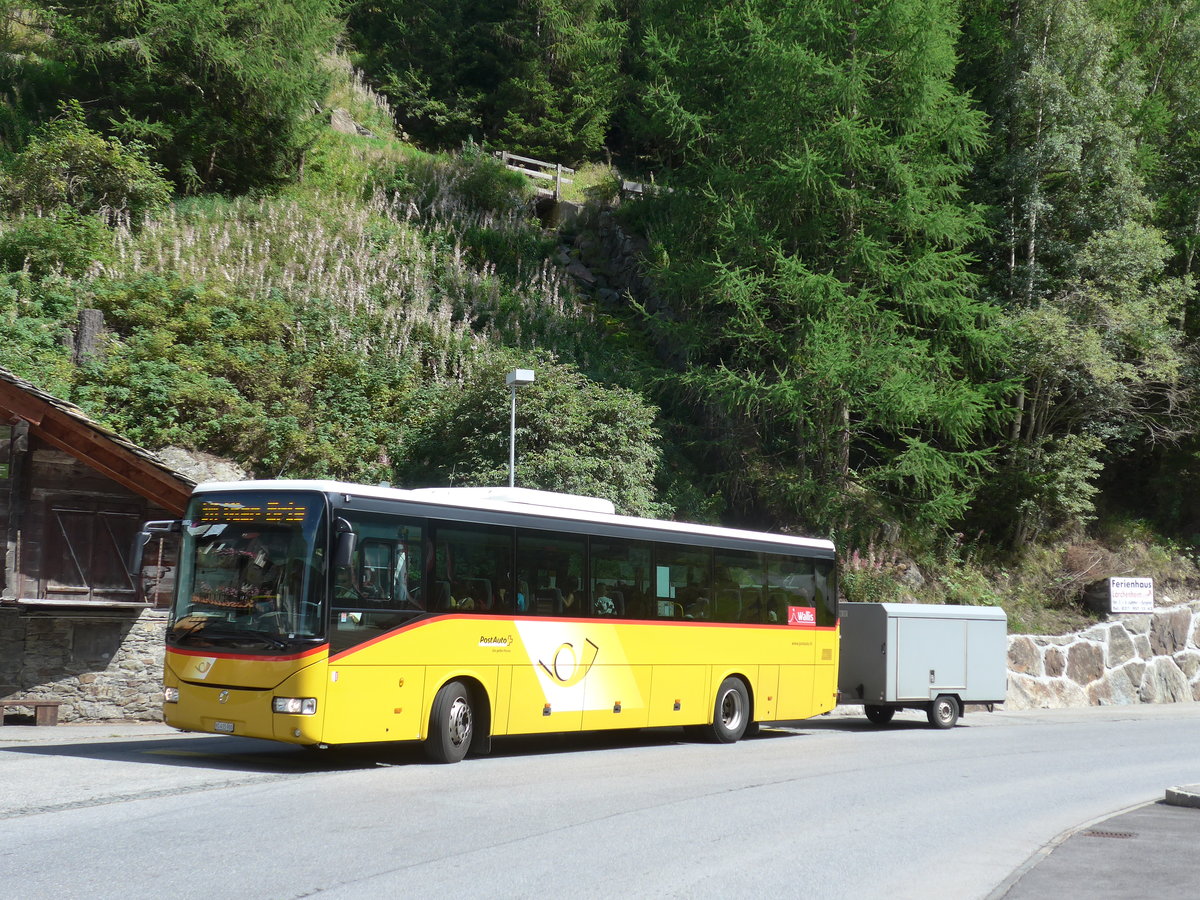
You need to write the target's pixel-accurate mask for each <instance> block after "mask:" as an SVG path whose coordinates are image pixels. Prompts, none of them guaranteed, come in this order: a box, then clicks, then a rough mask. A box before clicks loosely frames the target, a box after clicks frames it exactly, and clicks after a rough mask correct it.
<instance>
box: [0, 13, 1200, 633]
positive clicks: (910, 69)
mask: <svg viewBox="0 0 1200 900" xmlns="http://www.w3.org/2000/svg"><path fill="white" fill-rule="evenodd" d="M1197 6H1198V5H1197V4H1195V3H1191V2H1187V3H1185V2H1158V3H1154V2H1139V3H1135V4H1128V3H1123V4H1115V3H1113V4H1109V3H1094V2H1093V3H1084V2H1082V0H1079V2H1066V3H1064V2H1055V3H1050V2H1046V0H1023V2H1020V3H1017V4H1011V3H1005V4H1000V3H996V2H970V3H961V4H956V3H948V2H914V0H903V2H892V3H887V4H876V3H866V4H864V3H843V2H832V0H821V2H816V3H811V2H810V3H787V2H784V3H780V2H770V3H768V2H750V3H746V4H741V5H739V6H737V7H736V8H730V7H727V6H726V5H725V4H717V3H712V4H703V3H702V4H699V5H697V4H694V3H689V4H687V5H686V7H685V6H684V5H682V4H678V3H672V2H661V0H647V2H633V3H615V2H602V0H555V2H551V0H531V2H523V3H511V4H494V3H489V4H481V3H477V2H467V0H455V2H448V3H437V4H429V3H422V2H356V3H349V4H343V3H337V2H330V0H305V2H303V3H299V4H297V3H286V4H285V3H282V2H257V3H249V2H242V0H223V2H218V3H212V2H200V0H143V2H138V3H128V4H126V3H122V4H102V5H93V4H83V3H71V2H68V3H55V4H48V3H46V4H42V3H30V2H25V3H20V2H13V0H0V203H2V204H3V207H2V215H0V341H2V342H3V343H2V344H0V347H2V349H0V364H2V365H4V366H5V367H7V368H10V369H12V370H14V371H16V372H17V373H18V374H20V375H22V376H24V377H27V378H30V379H31V380H33V381H35V382H36V383H38V384H39V385H40V386H42V387H44V388H46V389H47V390H51V391H54V392H55V393H57V394H59V395H61V396H64V397H67V398H69V399H71V400H73V401H75V402H77V403H79V404H80V405H82V406H83V407H85V408H86V409H87V410H88V411H89V413H91V414H92V415H95V416H96V417H98V418H100V419H102V420H104V421H106V422H107V423H109V424H111V425H112V426H113V427H115V428H117V429H119V430H120V431H121V432H122V433H124V434H127V435H128V436H129V437H130V438H132V439H134V440H136V441H138V442H139V443H142V444H144V445H146V446H148V447H151V448H156V447H163V446H168V445H174V446H182V447H191V448H195V449H200V450H204V451H208V452H213V453H217V454H220V455H223V456H227V457H229V458H232V459H234V460H236V461H238V462H239V463H240V464H242V465H243V466H245V467H246V468H247V469H248V470H250V471H252V472H254V473H255V474H256V475H260V476H264V477H274V476H280V477H336V478H347V479H353V480H365V481H370V482H376V481H387V482H390V483H397V484H448V483H452V484H485V483H497V482H501V481H503V479H504V477H505V475H506V463H507V427H506V426H507V408H508V406H507V401H508V393H507V390H506V388H505V386H504V381H503V374H504V372H505V371H506V370H507V369H508V368H510V367H512V366H514V365H520V366H525V367H532V368H534V369H536V370H537V372H538V380H537V382H536V383H535V384H534V385H532V386H529V387H527V388H522V390H521V395H520V414H521V420H520V428H519V433H518V442H519V445H520V454H519V466H518V473H517V476H518V479H519V481H520V483H522V484H526V485H529V486H533V487H539V488H545V489H553V490H568V491H574V492H580V493H589V494H595V495H599V496H606V497H609V498H610V499H612V500H613V501H614V502H615V503H617V505H618V507H619V508H620V509H621V510H622V511H623V512H629V513H635V514H642V515H660V516H672V515H674V516H678V517H680V518H687V519H693V520H705V521H724V522H727V523H730V524H737V525H743V526H748V527H754V528H777V529H784V530H789V531H796V532H805V533H820V534H828V535H831V536H833V537H834V538H835V539H836V540H837V541H838V543H839V546H840V547H841V548H842V552H843V556H844V559H843V563H844V570H843V571H844V584H845V587H846V590H847V592H848V593H849V594H850V595H851V596H853V597H854V598H855V599H893V598H899V597H902V596H905V595H912V596H917V597H919V598H921V599H926V600H932V601H935V602H939V601H948V602H970V603H994V604H1002V605H1004V606H1005V607H1006V608H1007V609H1008V611H1009V613H1010V617H1011V618H1012V619H1013V620H1014V627H1019V628H1029V629H1054V628H1057V627H1060V626H1064V625H1068V624H1074V623H1077V622H1078V621H1079V620H1081V619H1083V618H1086V616H1087V613H1086V612H1085V611H1084V610H1083V608H1082V606H1081V605H1080V597H1081V594H1082V590H1083V587H1084V586H1085V585H1086V584H1088V583H1090V582H1092V581H1095V580H1098V579H1100V578H1104V577H1108V576H1110V575H1123V574H1137V575H1152V576H1154V577H1156V578H1158V579H1159V582H1160V588H1161V590H1163V591H1166V592H1170V593H1179V592H1186V591H1188V590H1189V589H1191V587H1192V586H1193V583H1194V581H1195V578H1196V576H1197V573H1196V570H1195V565H1194V562H1193V560H1194V558H1195V555H1196V553H1197V552H1198V551H1200V518H1198V511H1197V508H1196V504H1195V503H1194V501H1192V499H1191V498H1192V497H1193V496H1194V493H1195V492H1194V490H1192V489H1193V488H1194V487H1195V485H1196V481H1197V479H1198V478H1200V463H1198V458H1197V454H1198V452H1200V429H1198V428H1197V415H1196V414H1197V397H1196V393H1195V389H1194V385H1195V381H1196V379H1195V374H1196V362H1197V360H1196V347H1195V337H1196V333H1197V330H1198V329H1200V325H1198V324H1197V316H1196V312H1197V297H1196V289H1195V283H1194V277H1193V271H1192V270H1193V262H1194V254H1195V249H1196V246H1197V243H1198V241H1200V146H1198V142H1197V140H1196V136H1195V135H1196V130H1197V122H1198V118H1197V112H1198V106H1197V104H1200V100H1197V99H1196V98H1197V97H1200V92H1197V91H1196V90H1195V87H1196V86H1197V80H1198V76H1200V40H1197V39H1196V38H1198V37H1200V34H1198V33H1197V30H1198V28H1200V11H1198V8H1197ZM495 149H506V150H509V151H512V152H517V153H523V154H528V155H533V156H536V157H538V158H544V159H548V160H550V161H553V162H559V163H563V164H566V165H571V166H573V167H575V168H577V169H578V170H579V172H578V174H577V176H576V183H575V184H573V185H571V186H570V187H569V191H570V194H571V196H570V199H571V200H573V201H574V202H576V203H577V204H578V207H579V210H580V212H579V214H578V215H577V216H574V217H572V218H571V220H570V224H567V225H561V226H552V225H551V224H550V222H551V221H552V219H551V217H550V210H548V208H547V205H546V204H545V203H544V202H540V201H539V200H538V199H537V198H536V197H535V194H534V188H533V186H532V185H531V184H530V183H527V182H526V181H525V180H524V179H523V178H522V177H521V176H519V175H516V174H514V173H511V172H508V171H506V170H505V169H504V167H503V166H502V165H500V164H499V162H498V161H497V160H496V159H495V157H494V156H493V155H492V153H491V151H492V150H495ZM622 180H635V181H638V182H641V183H643V184H645V185H647V186H648V190H647V191H646V192H644V193H642V194H639V195H637V196H629V195H627V194H623V193H622V192H621V191H620V184H621V182H622ZM602 217H603V218H604V219H605V220H606V221H609V222H616V223H617V224H618V226H619V228H620V229H621V231H622V233H623V234H625V235H627V236H628V240H627V242H626V244H627V246H629V247H633V248H635V250H634V251H633V252H635V253H636V258H637V260H638V278H637V284H638V285H639V287H638V289H637V290H634V291H631V292H626V293H623V294H622V293H620V292H619V291H615V290H613V289H612V286H611V285H607V284H606V285H603V286H601V287H602V288H603V289H598V286H597V285H596V284H595V283H593V282H592V281H591V280H590V279H577V278H573V277H571V276H570V275H569V274H568V267H570V269H571V270H572V271H575V272H576V274H578V272H579V260H578V259H577V257H578V256H579V255H580V249H579V248H582V247H587V246H594V245H595V243H596V241H595V240H594V235H593V231H594V230H595V228H596V227H597V225H598V223H599V221H600V220H601V218H602ZM84 311H99V312H100V313H102V315H103V321H104V331H103V333H102V335H101V337H100V339H99V340H98V341H97V342H93V341H91V340H90V339H89V340H84V339H83V335H82V332H83V331H84V329H81V328H80V325H79V323H80V321H81V319H80V317H81V315H82V314H83V312H84ZM88 315H91V316H94V315H95V313H88Z"/></svg>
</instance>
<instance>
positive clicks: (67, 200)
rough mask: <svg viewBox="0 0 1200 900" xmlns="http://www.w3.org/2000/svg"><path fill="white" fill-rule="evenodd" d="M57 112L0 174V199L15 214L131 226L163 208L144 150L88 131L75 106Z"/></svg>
mask: <svg viewBox="0 0 1200 900" xmlns="http://www.w3.org/2000/svg"><path fill="white" fill-rule="evenodd" d="M60 111H61V112H60V115H59V116H58V118H56V119H54V120H52V121H50V122H47V123H46V124H45V125H43V126H42V127H41V129H39V131H38V132H37V134H35V135H34V137H33V139H32V140H31V141H30V142H29V144H28V146H26V147H25V149H23V150H22V151H21V152H20V153H18V154H17V155H16V156H15V157H14V158H13V160H12V162H11V163H10V164H9V165H8V167H7V171H6V172H4V173H0V199H2V200H4V201H5V202H6V203H7V204H8V205H9V206H10V207H11V208H12V209H14V210H15V211H17V212H22V211H24V212H30V213H41V212H49V211H51V210H55V209H58V208H60V207H67V208H70V209H73V210H75V211H76V212H79V213H81V214H83V215H90V216H100V217H101V218H103V219H105V220H106V221H108V222H115V221H118V220H121V219H125V220H128V221H130V222H132V223H134V224H137V223H139V222H140V221H141V220H142V219H143V217H145V216H146V215H148V214H150V213H152V212H155V211H157V210H159V209H161V208H162V207H164V206H165V205H166V204H167V202H168V201H169V200H170V199H171V185H170V182H168V181H167V180H166V178H165V177H164V174H163V170H162V168H161V167H160V166H158V165H156V164H155V163H152V162H150V161H149V160H148V159H147V158H146V147H145V146H144V145H142V144H139V143H137V142H131V143H129V144H122V143H121V142H120V141H118V140H117V139H115V138H105V137H104V136H103V135H100V134H97V133H96V132H95V131H92V130H91V129H90V128H88V127H87V125H86V124H84V120H83V108H82V107H81V106H80V105H79V103H78V102H77V101H74V100H72V101H69V102H65V103H63V104H61V105H60Z"/></svg>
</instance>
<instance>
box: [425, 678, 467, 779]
mask: <svg viewBox="0 0 1200 900" xmlns="http://www.w3.org/2000/svg"><path fill="white" fill-rule="evenodd" d="M474 736H475V711H474V709H473V708H472V706H471V692H470V691H468V690H467V688H466V685H464V684H463V683H462V682H461V681H451V682H449V683H448V684H444V685H442V689H441V690H440V691H438V692H437V697H435V698H434V700H433V711H432V712H430V714H429V736H428V737H427V738H425V754H426V756H428V757H429V758H430V759H431V760H433V761H434V762H439V763H456V762H459V761H460V760H461V759H462V758H463V757H464V756H466V755H467V751H468V750H470V749H471V739H472V738H473V737H474Z"/></svg>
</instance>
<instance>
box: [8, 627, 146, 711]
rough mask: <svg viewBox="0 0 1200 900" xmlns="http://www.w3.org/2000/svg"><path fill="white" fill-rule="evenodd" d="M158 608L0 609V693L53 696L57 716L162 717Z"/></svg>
mask: <svg viewBox="0 0 1200 900" xmlns="http://www.w3.org/2000/svg"><path fill="white" fill-rule="evenodd" d="M166 622H167V613H166V611H165V610H144V611H141V612H140V613H134V614H130V613H124V612H112V613H105V612H102V611H97V612H95V613H89V614H86V615H83V614H81V615H79V616H65V615H30V614H27V613H25V614H23V613H18V612H17V611H16V610H0V699H18V698H26V697H44V698H46V699H47V700H58V701H60V702H61V703H62V706H61V707H60V708H59V721H61V722H80V721H89V722H96V721H103V720H105V719H142V720H157V719H160V718H161V717H162V714H161V707H162V669H163V637H164V634H165V631H166Z"/></svg>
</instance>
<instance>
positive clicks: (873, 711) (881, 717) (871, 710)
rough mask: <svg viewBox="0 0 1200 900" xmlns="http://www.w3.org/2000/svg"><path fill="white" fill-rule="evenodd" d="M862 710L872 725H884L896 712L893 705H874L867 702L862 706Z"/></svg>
mask: <svg viewBox="0 0 1200 900" xmlns="http://www.w3.org/2000/svg"><path fill="white" fill-rule="evenodd" d="M863 712H865V713H866V714H867V720H868V721H869V722H871V724H872V725H886V724H887V723H888V722H890V721H892V716H894V715H895V714H896V708H895V707H894V706H875V705H873V704H867V705H866V706H864V707H863Z"/></svg>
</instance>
